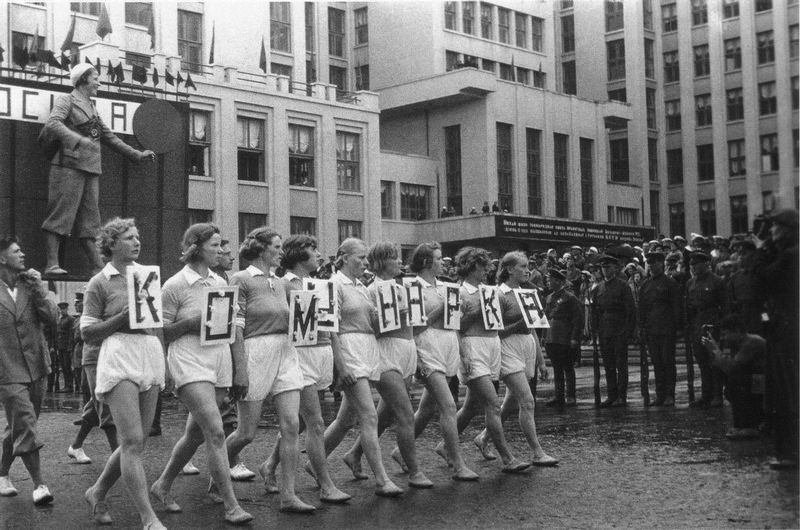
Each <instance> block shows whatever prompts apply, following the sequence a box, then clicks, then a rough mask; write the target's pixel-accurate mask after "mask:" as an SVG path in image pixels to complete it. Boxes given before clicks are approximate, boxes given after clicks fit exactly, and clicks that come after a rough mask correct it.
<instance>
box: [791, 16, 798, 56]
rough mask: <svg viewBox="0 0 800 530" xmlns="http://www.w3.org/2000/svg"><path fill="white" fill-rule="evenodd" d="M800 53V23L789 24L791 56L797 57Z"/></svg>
mask: <svg viewBox="0 0 800 530" xmlns="http://www.w3.org/2000/svg"><path fill="white" fill-rule="evenodd" d="M798 55H800V25H797V24H792V25H791V26H789V58H790V59H797V56H798Z"/></svg>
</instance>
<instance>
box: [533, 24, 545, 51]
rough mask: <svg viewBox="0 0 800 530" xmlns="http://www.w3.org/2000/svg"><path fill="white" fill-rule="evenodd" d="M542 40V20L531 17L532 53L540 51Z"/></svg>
mask: <svg viewBox="0 0 800 530" xmlns="http://www.w3.org/2000/svg"><path fill="white" fill-rule="evenodd" d="M543 38H544V19H542V18H539V17H531V48H532V49H533V51H536V52H540V51H542V40H543Z"/></svg>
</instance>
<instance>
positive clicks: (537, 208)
mask: <svg viewBox="0 0 800 530" xmlns="http://www.w3.org/2000/svg"><path fill="white" fill-rule="evenodd" d="M525 161H526V163H527V167H526V177H527V184H528V213H529V214H530V215H542V131H541V130H540V129H533V128H530V127H526V128H525Z"/></svg>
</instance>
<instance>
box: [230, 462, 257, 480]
mask: <svg viewBox="0 0 800 530" xmlns="http://www.w3.org/2000/svg"><path fill="white" fill-rule="evenodd" d="M254 478H256V474H255V473H253V472H252V471H250V470H249V469H247V466H245V465H244V464H243V463H241V462H239V463H238V464H236V465H235V466H233V467H232V468H231V480H253V479H254Z"/></svg>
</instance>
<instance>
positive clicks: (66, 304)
mask: <svg viewBox="0 0 800 530" xmlns="http://www.w3.org/2000/svg"><path fill="white" fill-rule="evenodd" d="M58 307H69V302H59V303H58Z"/></svg>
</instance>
